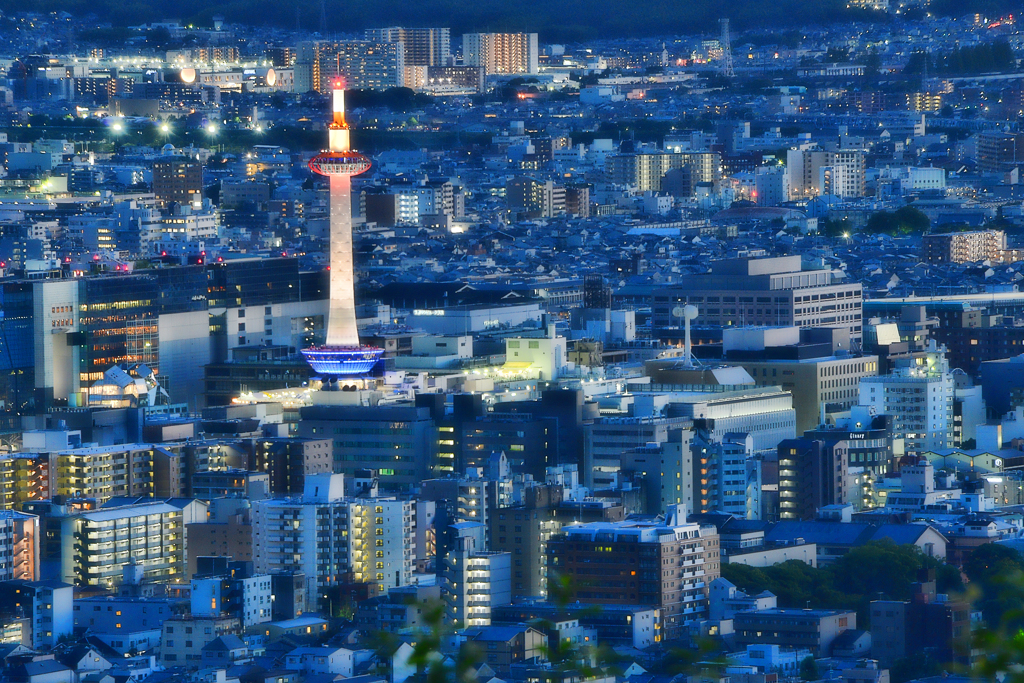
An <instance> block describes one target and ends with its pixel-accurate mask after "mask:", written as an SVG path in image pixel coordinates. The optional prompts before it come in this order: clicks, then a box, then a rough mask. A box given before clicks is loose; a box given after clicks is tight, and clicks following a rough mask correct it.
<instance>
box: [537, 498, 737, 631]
mask: <svg viewBox="0 0 1024 683" xmlns="http://www.w3.org/2000/svg"><path fill="white" fill-rule="evenodd" d="M685 510H686V506H684V505H680V506H674V507H672V508H670V511H669V513H668V515H667V517H666V518H664V519H662V518H660V517H659V518H656V519H654V520H651V521H640V520H626V521H622V522H614V523H591V524H574V525H571V526H566V527H563V528H562V532H561V533H560V534H558V535H556V536H554V537H552V538H551V540H549V541H548V572H549V574H550V575H552V576H556V575H557V576H565V577H568V578H570V579H571V580H572V581H571V583H570V585H569V590H570V591H571V597H570V601H577V600H578V601H579V602H581V603H587V604H610V605H650V606H656V607H659V608H660V609H661V616H662V627H663V629H664V633H665V637H666V638H667V639H674V638H678V637H680V636H681V635H682V634H683V629H684V626H685V625H686V624H687V623H688V622H690V621H696V620H699V619H703V618H707V613H708V591H709V586H710V583H711V582H712V581H714V580H715V579H717V578H718V577H719V575H720V569H719V544H718V531H717V529H715V527H713V526H701V525H699V524H690V523H687V522H686V521H685V520H684V518H685V515H686V512H685Z"/></svg>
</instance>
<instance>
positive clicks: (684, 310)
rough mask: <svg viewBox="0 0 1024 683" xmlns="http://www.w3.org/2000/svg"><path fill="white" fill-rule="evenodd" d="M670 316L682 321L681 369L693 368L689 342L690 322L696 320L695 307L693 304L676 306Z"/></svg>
mask: <svg viewBox="0 0 1024 683" xmlns="http://www.w3.org/2000/svg"><path fill="white" fill-rule="evenodd" d="M672 314H673V315H676V316H680V317H682V319H683V367H687V368H692V367H693V344H692V343H691V340H690V321H691V320H695V319H696V318H697V307H696V306H694V305H693V304H687V305H686V306H676V307H675V308H674V309H672Z"/></svg>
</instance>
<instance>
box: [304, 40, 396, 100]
mask: <svg viewBox="0 0 1024 683" xmlns="http://www.w3.org/2000/svg"><path fill="white" fill-rule="evenodd" d="M300 65H303V66H306V67H308V68H309V69H311V75H310V78H311V87H312V89H313V90H316V91H317V92H321V93H325V94H326V93H329V92H331V91H332V89H333V83H334V79H335V77H338V76H340V77H341V78H343V79H344V81H345V87H346V88H353V89H369V90H383V89H386V88H397V87H401V86H403V85H405V49H404V47H403V44H402V43H390V42H383V41H377V40H333V41H318V42H313V43H303V44H302V45H301V46H300V47H299V57H298V63H297V65H296V68H297V69H299V68H300Z"/></svg>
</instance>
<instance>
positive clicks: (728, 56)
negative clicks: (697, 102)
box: [718, 17, 736, 78]
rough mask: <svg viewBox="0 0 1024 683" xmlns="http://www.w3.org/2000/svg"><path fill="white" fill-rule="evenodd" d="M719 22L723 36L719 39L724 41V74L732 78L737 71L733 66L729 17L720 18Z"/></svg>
mask: <svg viewBox="0 0 1024 683" xmlns="http://www.w3.org/2000/svg"><path fill="white" fill-rule="evenodd" d="M718 23H719V24H721V25H722V37H721V39H720V41H719V42H721V43H722V75H723V76H725V77H726V78H732V77H733V76H735V75H736V72H735V71H734V70H733V66H732V39H731V38H730V37H729V18H728V17H725V18H723V19H719V20H718Z"/></svg>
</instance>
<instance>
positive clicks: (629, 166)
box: [605, 152, 722, 195]
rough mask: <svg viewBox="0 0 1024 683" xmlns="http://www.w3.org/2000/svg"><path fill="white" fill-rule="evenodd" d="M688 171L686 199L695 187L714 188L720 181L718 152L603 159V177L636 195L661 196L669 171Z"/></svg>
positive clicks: (636, 154)
mask: <svg viewBox="0 0 1024 683" xmlns="http://www.w3.org/2000/svg"><path fill="white" fill-rule="evenodd" d="M682 168H686V169H688V170H689V181H690V187H689V193H688V194H689V195H692V194H693V191H694V188H696V187H697V185H698V184H699V183H712V184H717V183H718V182H719V181H720V180H721V179H722V155H721V154H719V153H718V152H640V153H635V154H611V155H609V156H608V157H606V158H605V175H606V176H607V177H608V181H609V182H611V183H614V184H616V185H626V186H629V187H633V188H636V190H637V192H661V191H662V190H663V189H664V188H662V180H663V179H664V178H665V174H667V173H668V172H670V171H674V170H678V169H682Z"/></svg>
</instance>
